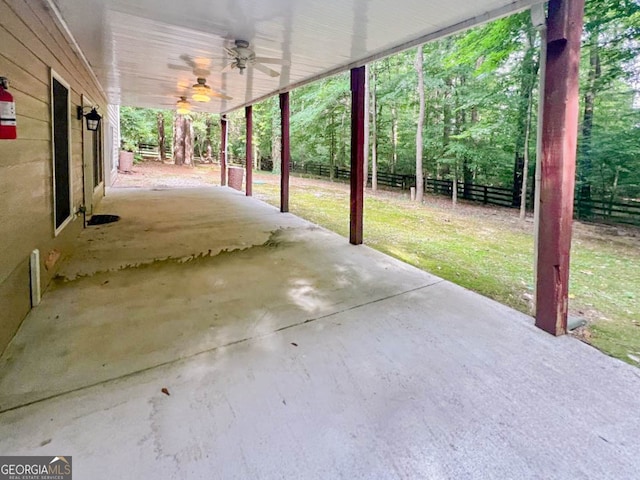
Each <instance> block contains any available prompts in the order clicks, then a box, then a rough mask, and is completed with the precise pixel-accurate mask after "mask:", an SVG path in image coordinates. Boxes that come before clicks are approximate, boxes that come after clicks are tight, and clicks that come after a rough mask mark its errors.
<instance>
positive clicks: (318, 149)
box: [121, 0, 640, 201]
mask: <svg viewBox="0 0 640 480" xmlns="http://www.w3.org/2000/svg"><path fill="white" fill-rule="evenodd" d="M638 40H640V5H639V4H638V3H637V2H636V1H634V0H620V1H614V0H587V2H586V11H585V28H584V33H583V44H582V58H581V71H580V75H581V79H580V80H581V81H580V126H579V145H578V165H577V167H578V168H577V178H576V180H577V186H576V189H577V192H579V193H581V194H582V195H587V196H593V197H594V198H602V199H607V200H610V201H613V200H630V199H638V198H640V96H639V88H640V56H639V53H640V52H639V49H640V44H639V42H638ZM539 52H540V36H539V34H538V32H537V31H536V30H535V29H534V28H533V26H532V25H531V21H530V18H529V12H523V13H521V14H517V15H513V16H510V17H507V18H503V19H500V20H497V21H494V22H492V23H489V24H487V25H484V26H482V27H478V28H475V29H472V30H469V31H467V32H465V33H462V34H458V35H454V36H450V37H447V38H445V39H442V40H439V41H436V42H431V43H428V44H425V45H424V46H422V47H419V48H414V49H411V50H407V51H405V52H401V53H399V54H396V55H393V56H390V57H387V58H385V59H382V60H379V61H376V62H373V63H371V64H369V65H368V66H367V68H368V88H369V148H368V169H369V171H372V170H377V171H380V172H390V173H399V174H415V172H416V165H418V168H419V169H420V167H421V169H422V171H423V173H424V176H426V177H430V178H438V179H448V180H456V181H459V182H463V181H464V182H465V183H467V182H472V183H478V184H484V185H494V186H503V187H508V188H512V187H513V186H514V185H516V186H519V185H521V182H522V179H523V176H524V171H525V170H526V172H527V178H528V179H529V181H528V185H532V184H533V181H532V179H533V173H534V171H535V162H536V158H535V152H536V148H535V146H536V123H537V109H538V106H537V103H538V102H537V98H538V73H539V66H540V65H539V60H540V59H539ZM419 79H420V80H421V81H419ZM421 96H422V99H423V101H422V102H421ZM350 103H351V101H350V91H349V73H348V72H345V73H343V74H340V75H336V76H333V77H330V78H327V79H324V80H321V81H318V82H315V83H313V84H309V85H306V86H303V87H300V88H297V89H295V90H293V91H292V92H291V156H292V161H293V162H294V163H295V164H297V165H301V164H304V163H316V164H318V163H320V164H325V165H329V166H335V167H344V166H347V165H348V164H349V159H350V143H349V142H350ZM421 105H422V108H421ZM421 112H422V113H423V116H421V115H420V113H421ZM253 115H254V139H253V144H254V148H255V150H256V151H255V152H254V159H255V161H256V165H255V166H254V167H255V168H259V166H260V165H263V164H268V165H272V166H273V170H274V171H276V172H278V171H279V159H280V152H279V147H280V137H279V135H280V124H279V119H280V115H279V106H278V98H277V96H276V97H272V98H270V99H267V100H265V101H263V102H261V103H259V104H256V105H254V108H253ZM228 118H229V120H230V124H229V155H230V159H231V160H232V161H236V162H238V163H243V162H244V149H245V129H244V111H236V112H232V113H230V114H229V115H228ZM421 118H422V121H419V120H420V119H421ZM418 125H421V126H422V128H418ZM419 134H421V136H422V141H420V140H419V137H418V145H416V138H417V136H418V135H419ZM121 135H122V140H123V144H124V146H125V148H126V147H129V148H135V147H136V145H137V144H139V143H147V144H153V145H171V146H172V147H171V150H172V151H173V158H174V161H175V162H176V163H177V164H180V163H190V162H191V161H192V157H195V158H200V159H206V160H207V161H210V160H212V159H213V158H217V156H218V152H219V146H220V122H219V116H218V115H213V114H206V113H198V112H194V113H191V114H189V115H176V114H175V112H173V111H167V110H165V111H160V110H152V109H140V108H134V107H123V108H122V109H121ZM174 138H176V139H177V141H174ZM417 146H418V147H419V146H421V147H422V148H421V150H422V154H421V155H419V154H418V155H417V154H416V152H417V151H419V149H418V148H417ZM417 156H418V158H417ZM264 160H267V161H266V162H264ZM525 164H526V166H525Z"/></svg>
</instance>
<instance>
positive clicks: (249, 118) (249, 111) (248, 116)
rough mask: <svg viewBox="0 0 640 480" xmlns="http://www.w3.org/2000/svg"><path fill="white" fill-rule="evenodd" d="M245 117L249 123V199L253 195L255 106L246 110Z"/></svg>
mask: <svg viewBox="0 0 640 480" xmlns="http://www.w3.org/2000/svg"><path fill="white" fill-rule="evenodd" d="M244 116H245V119H246V121H247V143H246V145H247V154H246V157H247V160H246V165H245V167H246V174H247V177H246V180H245V182H246V185H245V193H246V195H247V197H250V196H251V194H252V188H251V187H253V106H251V105H249V106H248V107H245V109H244Z"/></svg>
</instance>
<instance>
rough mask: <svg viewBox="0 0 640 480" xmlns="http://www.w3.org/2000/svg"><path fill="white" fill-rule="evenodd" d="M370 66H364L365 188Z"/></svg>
mask: <svg viewBox="0 0 640 480" xmlns="http://www.w3.org/2000/svg"><path fill="white" fill-rule="evenodd" d="M369 119H370V115H369V65H368V64H367V65H365V66H364V146H363V147H364V175H363V177H364V179H363V182H364V188H365V189H366V188H367V182H368V180H369Z"/></svg>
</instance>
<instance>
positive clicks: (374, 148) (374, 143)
mask: <svg viewBox="0 0 640 480" xmlns="http://www.w3.org/2000/svg"><path fill="white" fill-rule="evenodd" d="M376 82H377V77H376V67H375V63H374V64H373V67H372V68H371V83H372V84H373V88H371V89H370V90H371V105H370V109H371V190H373V191H374V192H375V191H376V190H378V125H377V118H378V114H377V110H376Z"/></svg>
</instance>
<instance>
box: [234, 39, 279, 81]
mask: <svg viewBox="0 0 640 480" xmlns="http://www.w3.org/2000/svg"><path fill="white" fill-rule="evenodd" d="M235 45H236V46H235V47H234V48H226V47H225V51H226V52H227V53H228V54H229V56H230V57H231V58H232V61H231V63H229V64H227V66H225V67H224V68H223V69H222V71H223V72H228V71H231V70H233V69H234V68H237V69H238V70H239V71H240V75H242V73H243V72H244V70H245V68H247V67H253V68H255V69H256V70H259V71H261V72H262V73H266V74H267V75H269V76H270V77H277V76H279V75H280V74H279V73H278V72H276V71H275V70H272V69H270V68H269V67H267V66H265V65H263V63H272V64H276V65H289V62H288V61H287V60H281V59H279V58H265V57H256V54H255V52H254V51H253V50H252V49H251V47H250V45H249V42H247V41H246V40H236V41H235Z"/></svg>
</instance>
